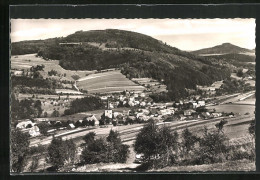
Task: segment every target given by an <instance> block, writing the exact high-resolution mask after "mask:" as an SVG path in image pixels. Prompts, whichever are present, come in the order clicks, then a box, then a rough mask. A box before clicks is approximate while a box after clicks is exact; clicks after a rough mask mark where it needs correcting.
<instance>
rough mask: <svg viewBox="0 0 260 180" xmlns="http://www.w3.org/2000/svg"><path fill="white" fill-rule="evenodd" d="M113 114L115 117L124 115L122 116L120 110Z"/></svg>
mask: <svg viewBox="0 0 260 180" xmlns="http://www.w3.org/2000/svg"><path fill="white" fill-rule="evenodd" d="M113 115H114V117H115V118H116V117H117V116H118V115H122V116H123V114H122V113H120V112H114V113H113Z"/></svg>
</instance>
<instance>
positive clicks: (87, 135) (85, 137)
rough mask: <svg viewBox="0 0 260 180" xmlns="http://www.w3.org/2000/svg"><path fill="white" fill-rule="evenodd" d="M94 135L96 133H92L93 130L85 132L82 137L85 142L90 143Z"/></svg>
mask: <svg viewBox="0 0 260 180" xmlns="http://www.w3.org/2000/svg"><path fill="white" fill-rule="evenodd" d="M95 136H96V133H94V132H89V133H88V134H86V135H85V136H84V137H83V140H84V141H85V143H86V144H91V143H93V142H94V140H95Z"/></svg>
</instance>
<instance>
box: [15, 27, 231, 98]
mask: <svg viewBox="0 0 260 180" xmlns="http://www.w3.org/2000/svg"><path fill="white" fill-rule="evenodd" d="M21 43H22V44H23V45H24V43H26V42H21ZM32 43H33V42H32V41H31V42H30V44H32ZM41 43H42V42H41ZM17 44H19V43H16V46H17ZM43 44H44V45H39V48H38V50H37V53H38V56H41V57H43V58H44V59H46V60H48V59H53V60H59V64H60V65H61V67H63V68H64V69H69V70H101V69H108V68H119V69H120V70H121V72H122V73H123V74H124V75H125V76H126V77H127V78H130V79H131V78H142V77H148V78H153V79H156V80H158V81H160V82H162V83H164V84H166V85H167V87H168V91H169V96H170V98H178V97H182V96H185V91H184V90H183V89H184V88H195V87H196V85H197V84H198V85H209V84H211V83H213V82H214V81H218V80H222V79H224V78H226V77H229V76H230V70H229V68H228V67H226V66H223V65H219V63H218V61H217V60H215V59H211V60H210V61H209V60H208V59H207V58H205V57H199V56H197V55H194V54H192V53H188V52H185V51H181V50H179V49H177V48H174V47H171V46H169V45H166V44H164V43H162V42H161V41H159V40H156V39H154V38H152V37H149V36H147V35H143V34H140V33H135V32H130V31H123V30H112V29H108V30H97V31H87V32H84V31H78V32H76V33H74V34H71V35H69V36H67V37H64V38H54V39H49V40H44V41H43ZM28 46H29V45H25V47H28ZM32 49H33V50H35V49H34V48H33V47H32ZM13 51H14V49H12V54H15V53H17V51H18V52H22V50H19V48H18V50H17V49H15V51H14V52H13ZM35 51H36V50H35Z"/></svg>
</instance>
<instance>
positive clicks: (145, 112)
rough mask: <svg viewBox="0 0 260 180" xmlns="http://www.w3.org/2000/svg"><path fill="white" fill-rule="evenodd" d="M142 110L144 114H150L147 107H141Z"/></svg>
mask: <svg viewBox="0 0 260 180" xmlns="http://www.w3.org/2000/svg"><path fill="white" fill-rule="evenodd" d="M142 112H143V114H144V115H149V114H150V111H149V110H147V109H142Z"/></svg>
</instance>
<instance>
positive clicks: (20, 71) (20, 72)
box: [13, 70, 23, 76]
mask: <svg viewBox="0 0 260 180" xmlns="http://www.w3.org/2000/svg"><path fill="white" fill-rule="evenodd" d="M13 74H14V75H15V76H22V75H23V71H22V70H17V71H14V72H13Z"/></svg>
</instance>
